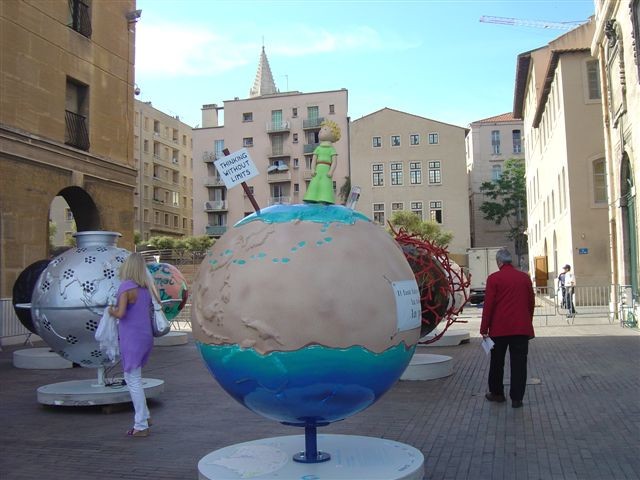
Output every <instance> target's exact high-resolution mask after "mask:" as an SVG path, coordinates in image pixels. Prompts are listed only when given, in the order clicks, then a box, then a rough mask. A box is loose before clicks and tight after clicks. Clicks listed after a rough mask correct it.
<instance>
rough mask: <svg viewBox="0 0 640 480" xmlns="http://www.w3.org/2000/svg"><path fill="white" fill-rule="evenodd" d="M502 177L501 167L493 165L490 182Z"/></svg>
mask: <svg viewBox="0 0 640 480" xmlns="http://www.w3.org/2000/svg"><path fill="white" fill-rule="evenodd" d="M501 176H502V165H493V166H492V167H491V180H493V181H494V182H496V181H498V180H500V177H501Z"/></svg>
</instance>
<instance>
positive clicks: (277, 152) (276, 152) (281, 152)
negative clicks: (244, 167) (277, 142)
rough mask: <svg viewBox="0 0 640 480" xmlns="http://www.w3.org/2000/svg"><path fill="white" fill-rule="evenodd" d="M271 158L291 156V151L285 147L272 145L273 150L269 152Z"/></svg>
mask: <svg viewBox="0 0 640 480" xmlns="http://www.w3.org/2000/svg"><path fill="white" fill-rule="evenodd" d="M268 156H269V158H283V157H290V156H291V152H290V151H289V150H288V149H286V148H284V147H272V148H271V152H269V155H268Z"/></svg>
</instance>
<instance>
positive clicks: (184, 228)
mask: <svg viewBox="0 0 640 480" xmlns="http://www.w3.org/2000/svg"><path fill="white" fill-rule="evenodd" d="M133 128H134V134H133V157H134V161H135V166H136V169H137V170H138V184H137V187H136V190H135V194H134V206H133V212H134V218H135V230H136V231H137V232H139V233H140V237H141V239H142V240H149V238H150V237H157V236H168V237H176V238H180V237H183V236H190V235H192V234H193V156H192V138H191V127H190V126H189V125H187V124H185V123H182V122H181V121H180V118H179V117H178V116H175V117H174V116H171V115H168V114H166V113H164V112H161V111H160V110H157V109H156V108H154V107H153V106H152V105H151V102H140V101H138V100H136V101H135V113H134V125H133Z"/></svg>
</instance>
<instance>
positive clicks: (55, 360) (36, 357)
mask: <svg viewBox="0 0 640 480" xmlns="http://www.w3.org/2000/svg"><path fill="white" fill-rule="evenodd" d="M13 366H14V367H16V368H25V369H28V370H55V369H59V368H71V367H73V362H70V361H69V360H67V359H65V358H62V357H61V356H60V355H58V354H57V353H56V352H53V351H51V349H50V348H49V347H38V348H25V349H22V350H16V351H15V352H13Z"/></svg>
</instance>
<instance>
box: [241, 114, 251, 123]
mask: <svg viewBox="0 0 640 480" xmlns="http://www.w3.org/2000/svg"><path fill="white" fill-rule="evenodd" d="M242 121H243V122H253V112H245V113H243V114H242Z"/></svg>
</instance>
